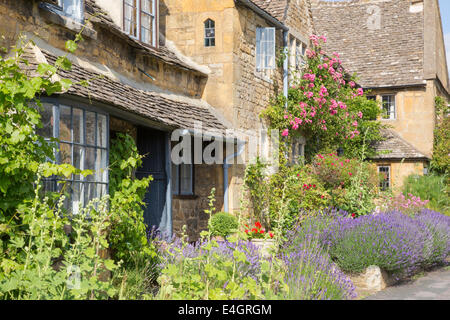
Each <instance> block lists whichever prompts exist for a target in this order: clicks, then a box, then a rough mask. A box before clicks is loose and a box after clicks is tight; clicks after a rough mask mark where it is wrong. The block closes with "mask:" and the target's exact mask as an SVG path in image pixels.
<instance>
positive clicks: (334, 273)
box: [282, 227, 356, 300]
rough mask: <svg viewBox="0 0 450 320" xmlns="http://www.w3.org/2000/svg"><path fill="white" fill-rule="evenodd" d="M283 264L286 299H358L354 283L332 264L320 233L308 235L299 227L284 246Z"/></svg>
mask: <svg viewBox="0 0 450 320" xmlns="http://www.w3.org/2000/svg"><path fill="white" fill-rule="evenodd" d="M310 231H312V230H311V229H310ZM299 239H301V242H299ZM293 243H296V244H295V245H292V244H293ZM282 260H283V263H284V265H285V268H286V274H285V283H286V284H287V286H288V287H289V290H288V294H287V295H286V296H285V297H284V298H285V299H295V300H347V299H353V298H355V297H356V293H355V287H354V285H353V283H352V282H351V280H350V279H349V278H348V277H347V276H346V275H345V274H343V273H342V272H341V271H340V270H339V268H337V267H336V265H335V264H334V263H332V261H331V259H330V257H329V255H328V254H327V253H326V252H325V251H324V250H323V246H322V245H321V244H320V242H319V239H318V234H317V233H316V232H311V233H306V234H305V232H304V230H303V229H302V228H301V227H298V228H297V229H296V232H292V233H291V234H290V239H289V240H288V241H287V242H286V244H285V246H284V250H283V253H282Z"/></svg>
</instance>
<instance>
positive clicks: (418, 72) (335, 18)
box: [312, 0, 424, 88]
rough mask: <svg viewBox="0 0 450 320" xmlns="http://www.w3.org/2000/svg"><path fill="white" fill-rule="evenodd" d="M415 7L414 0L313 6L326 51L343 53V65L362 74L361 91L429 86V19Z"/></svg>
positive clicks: (351, 1)
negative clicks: (426, 34) (426, 28)
mask: <svg viewBox="0 0 450 320" xmlns="http://www.w3.org/2000/svg"><path fill="white" fill-rule="evenodd" d="M410 4H411V1H410V0H383V1H374V0H369V1H367V0H348V1H342V2H333V3H330V2H324V1H319V2H317V3H315V2H313V3H312V15H313V21H314V25H315V29H316V34H318V35H325V36H327V38H328V41H327V44H326V45H325V47H324V49H325V50H326V51H327V52H328V53H332V52H334V51H336V52H338V53H339V54H341V59H342V61H343V65H344V66H345V67H346V68H347V70H348V71H349V72H350V73H354V72H356V73H357V75H358V76H359V80H358V83H359V84H360V85H361V86H362V87H365V88H375V87H391V86H407V85H418V84H424V70H423V69H424V68H423V63H424V14H423V10H422V11H419V12H411V11H410ZM377 17H379V18H380V20H379V22H380V24H377V22H378V20H377ZM378 26H379V27H380V28H379V29H377V27H378Z"/></svg>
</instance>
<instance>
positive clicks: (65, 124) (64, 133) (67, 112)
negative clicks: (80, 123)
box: [59, 106, 72, 142]
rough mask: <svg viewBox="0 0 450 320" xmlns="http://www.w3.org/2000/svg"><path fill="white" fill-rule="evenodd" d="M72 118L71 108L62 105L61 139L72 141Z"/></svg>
mask: <svg viewBox="0 0 450 320" xmlns="http://www.w3.org/2000/svg"><path fill="white" fill-rule="evenodd" d="M71 118H72V115H71V108H70V107H67V106H61V107H60V108H59V139H60V140H61V141H69V142H71V141H72V134H71V127H72V125H71Z"/></svg>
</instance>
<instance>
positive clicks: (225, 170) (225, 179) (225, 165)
mask: <svg viewBox="0 0 450 320" xmlns="http://www.w3.org/2000/svg"><path fill="white" fill-rule="evenodd" d="M238 143H239V142H238ZM244 148H245V144H244V143H242V144H241V145H240V146H239V149H238V151H237V152H236V153H234V154H232V155H230V156H228V157H226V158H225V161H224V163H223V190H224V192H223V207H224V211H225V212H228V210H229V205H228V168H229V167H230V166H231V165H230V164H229V163H228V162H229V161H230V160H231V159H234V158H235V157H239V156H240V155H241V154H242V152H243V151H244Z"/></svg>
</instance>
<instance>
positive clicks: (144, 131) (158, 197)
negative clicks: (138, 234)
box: [136, 128, 172, 234]
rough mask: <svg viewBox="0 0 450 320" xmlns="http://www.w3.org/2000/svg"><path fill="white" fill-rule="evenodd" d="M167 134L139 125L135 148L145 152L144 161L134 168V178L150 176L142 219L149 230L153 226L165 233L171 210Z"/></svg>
mask: <svg viewBox="0 0 450 320" xmlns="http://www.w3.org/2000/svg"><path fill="white" fill-rule="evenodd" d="M167 145H168V143H167V134H166V133H165V132H162V131H158V130H153V129H148V128H138V132H137V147H138V150H139V154H141V155H145V158H143V159H142V161H143V163H142V166H141V167H140V168H138V170H137V171H136V177H137V178H143V177H148V176H149V175H151V176H152V177H153V181H152V182H150V186H149V189H148V190H147V194H146V195H145V199H144V202H145V204H146V207H145V208H144V222H145V223H146V224H147V226H148V227H149V229H151V228H152V227H156V228H157V229H158V230H159V231H161V232H164V233H169V234H170V233H171V229H172V226H171V218H170V215H171V212H170V205H168V203H167V194H168V180H169V179H168V172H167V162H166V160H167Z"/></svg>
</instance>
